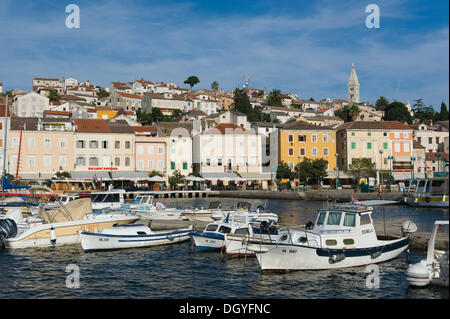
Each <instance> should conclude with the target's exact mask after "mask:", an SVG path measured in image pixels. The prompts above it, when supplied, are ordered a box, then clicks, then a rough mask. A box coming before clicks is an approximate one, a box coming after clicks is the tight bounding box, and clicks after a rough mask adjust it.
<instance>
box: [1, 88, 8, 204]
mask: <svg viewBox="0 0 450 319" xmlns="http://www.w3.org/2000/svg"><path fill="white" fill-rule="evenodd" d="M7 145H8V94H6V102H5V138H4V143H3V178H6V147H7ZM3 178H2V193H3V200H5V188H4V185H3V180H4V179H3Z"/></svg>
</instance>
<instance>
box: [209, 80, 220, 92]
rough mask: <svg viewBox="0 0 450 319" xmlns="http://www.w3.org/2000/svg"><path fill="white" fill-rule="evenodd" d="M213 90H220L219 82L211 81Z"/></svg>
mask: <svg viewBox="0 0 450 319" xmlns="http://www.w3.org/2000/svg"><path fill="white" fill-rule="evenodd" d="M211 90H213V91H216V92H217V91H219V82H217V81H213V82H212V83H211Z"/></svg>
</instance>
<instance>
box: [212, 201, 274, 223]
mask: <svg viewBox="0 0 450 319" xmlns="http://www.w3.org/2000/svg"><path fill="white" fill-rule="evenodd" d="M250 208H251V204H250V203H248V202H239V203H238V205H237V208H236V210H231V212H230V211H226V212H223V211H219V212H215V213H213V214H211V218H212V219H213V220H222V219H224V218H226V217H227V216H228V215H229V214H230V217H231V218H232V219H233V220H235V221H238V222H246V221H247V220H249V221H251V222H255V223H261V222H263V221H266V222H269V221H271V222H274V223H277V222H278V215H277V214H275V213H272V212H268V211H266V210H265V209H264V207H263V206H262V205H260V206H258V207H257V208H256V209H255V210H250Z"/></svg>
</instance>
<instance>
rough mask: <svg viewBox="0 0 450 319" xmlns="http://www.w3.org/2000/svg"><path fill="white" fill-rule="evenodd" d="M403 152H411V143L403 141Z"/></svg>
mask: <svg viewBox="0 0 450 319" xmlns="http://www.w3.org/2000/svg"><path fill="white" fill-rule="evenodd" d="M403 152H409V144H408V143H403Z"/></svg>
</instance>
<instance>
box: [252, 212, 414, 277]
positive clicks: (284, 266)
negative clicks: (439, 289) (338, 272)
mask: <svg viewBox="0 0 450 319" xmlns="http://www.w3.org/2000/svg"><path fill="white" fill-rule="evenodd" d="M372 212H373V208H372V207H367V206H363V205H336V206H334V207H331V208H327V209H322V210H319V213H318V216H317V219H316V222H315V224H314V223H312V222H311V223H309V225H308V227H294V228H288V229H286V230H282V231H280V232H279V235H278V238H277V240H276V241H275V242H261V241H255V240H251V241H249V242H248V244H247V249H248V250H251V251H254V252H255V254H256V257H257V259H258V262H259V265H260V268H261V271H262V273H273V272H290V271H297V270H323V269H336V268H345V267H356V266H363V265H368V264H373V263H379V262H383V261H387V260H390V259H393V258H396V257H397V256H399V255H400V254H401V253H402V252H404V251H405V250H407V249H408V245H409V241H410V239H409V236H408V235H409V234H410V233H412V232H414V231H415V230H416V229H417V228H416V227H415V225H414V224H413V223H411V222H405V223H404V224H403V225H402V232H403V234H404V236H403V237H400V236H399V237H394V236H390V237H383V236H377V235H376V233H375V228H374V226H373V222H372V217H371V214H372Z"/></svg>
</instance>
